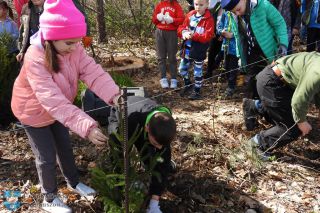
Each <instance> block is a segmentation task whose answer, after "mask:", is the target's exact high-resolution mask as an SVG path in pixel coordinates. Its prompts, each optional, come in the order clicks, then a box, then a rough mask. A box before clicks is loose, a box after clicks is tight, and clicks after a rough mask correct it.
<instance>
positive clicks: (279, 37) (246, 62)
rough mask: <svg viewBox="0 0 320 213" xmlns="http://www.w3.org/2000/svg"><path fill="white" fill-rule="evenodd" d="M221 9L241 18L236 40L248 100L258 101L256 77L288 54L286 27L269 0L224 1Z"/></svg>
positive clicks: (238, 21) (237, 27)
mask: <svg viewBox="0 0 320 213" xmlns="http://www.w3.org/2000/svg"><path fill="white" fill-rule="evenodd" d="M221 7H222V8H223V9H225V10H228V11H231V12H233V13H234V14H236V15H237V16H238V20H237V21H236V22H235V23H236V24H234V25H233V28H234V29H233V32H234V37H235V38H236V42H237V46H238V51H239V52H238V55H239V56H240V59H241V68H242V69H243V71H245V72H246V74H247V75H246V84H247V87H248V88H247V94H246V96H247V97H250V96H251V97H253V98H258V95H257V91H256V86H255V84H256V83H255V76H256V75H257V74H258V73H259V72H260V71H261V70H262V69H263V67H265V66H266V65H268V64H270V63H271V62H272V61H273V60H274V59H276V58H277V57H278V56H283V55H286V54H287V47H288V35H287V26H286V23H285V21H284V19H283V17H282V16H281V14H280V13H279V11H278V10H277V9H276V8H275V7H274V6H273V5H272V4H271V3H270V2H269V1H268V0H222V1H221Z"/></svg>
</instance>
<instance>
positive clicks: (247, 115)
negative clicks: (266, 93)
mask: <svg viewBox="0 0 320 213" xmlns="http://www.w3.org/2000/svg"><path fill="white" fill-rule="evenodd" d="M242 110H243V118H244V124H245V126H246V128H247V130H248V131H252V130H254V128H256V127H257V124H258V123H257V115H258V110H257V109H256V106H255V103H254V100H253V99H248V98H244V99H243V100H242Z"/></svg>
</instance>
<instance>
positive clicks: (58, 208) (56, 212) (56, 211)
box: [41, 197, 72, 213]
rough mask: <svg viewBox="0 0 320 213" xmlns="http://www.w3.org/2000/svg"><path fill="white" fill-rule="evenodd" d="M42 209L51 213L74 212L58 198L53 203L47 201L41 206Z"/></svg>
mask: <svg viewBox="0 0 320 213" xmlns="http://www.w3.org/2000/svg"><path fill="white" fill-rule="evenodd" d="M41 208H42V209H43V210H45V211H47V212H50V213H71V212H72V210H71V208H70V207H69V206H67V205H66V204H64V203H63V202H62V201H61V200H60V199H59V198H58V197H56V198H55V199H53V201H52V202H47V201H46V200H45V199H44V200H43V202H42V204H41Z"/></svg>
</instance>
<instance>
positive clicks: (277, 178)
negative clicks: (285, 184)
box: [268, 171, 283, 181]
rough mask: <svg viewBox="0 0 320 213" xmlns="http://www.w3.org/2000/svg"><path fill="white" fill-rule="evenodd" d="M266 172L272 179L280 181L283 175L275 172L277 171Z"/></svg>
mask: <svg viewBox="0 0 320 213" xmlns="http://www.w3.org/2000/svg"><path fill="white" fill-rule="evenodd" d="M268 174H269V175H270V176H271V178H272V179H274V180H278V181H281V180H282V179H283V177H282V176H281V175H280V174H279V173H277V172H275V171H269V172H268Z"/></svg>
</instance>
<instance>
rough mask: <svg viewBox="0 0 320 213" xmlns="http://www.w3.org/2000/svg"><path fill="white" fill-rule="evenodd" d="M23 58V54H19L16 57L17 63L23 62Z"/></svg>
mask: <svg viewBox="0 0 320 213" xmlns="http://www.w3.org/2000/svg"><path fill="white" fill-rule="evenodd" d="M23 56H24V54H23V53H19V54H18V55H17V56H16V59H17V61H18V62H21V61H22V60H23Z"/></svg>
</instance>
